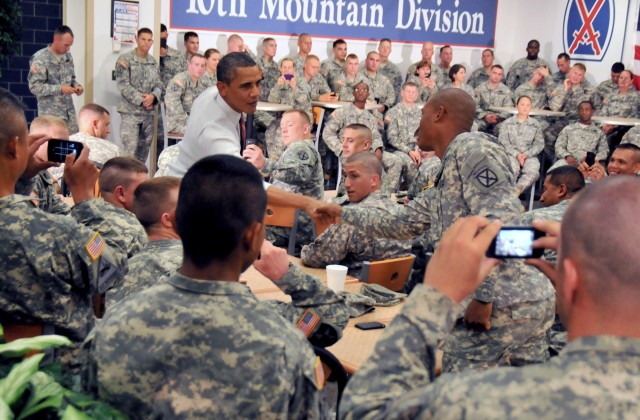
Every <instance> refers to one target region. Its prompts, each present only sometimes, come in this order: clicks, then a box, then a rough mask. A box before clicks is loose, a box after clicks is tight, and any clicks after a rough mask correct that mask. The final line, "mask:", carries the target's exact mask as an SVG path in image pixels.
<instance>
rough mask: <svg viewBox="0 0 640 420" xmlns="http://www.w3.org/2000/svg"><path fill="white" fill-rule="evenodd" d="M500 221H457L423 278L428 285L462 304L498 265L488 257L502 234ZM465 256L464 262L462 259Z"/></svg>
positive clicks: (470, 219) (446, 235)
mask: <svg viewBox="0 0 640 420" xmlns="http://www.w3.org/2000/svg"><path fill="white" fill-rule="evenodd" d="M500 226H502V223H501V222H500V221H499V220H494V221H493V222H489V220H488V219H487V218H485V217H480V216H471V217H462V218H459V219H458V220H456V222H455V223H454V224H453V225H451V227H450V228H449V229H447V231H446V232H445V233H444V235H443V236H442V240H441V241H440V245H439V246H438V249H437V250H436V252H434V254H433V256H432V257H431V260H429V264H428V265H427V271H426V273H425V277H424V283H425V284H428V285H430V286H432V287H434V288H436V289H438V290H439V291H440V292H442V293H443V294H445V295H446V296H448V297H449V298H450V299H452V300H453V301H455V302H460V301H462V300H463V299H464V298H465V297H467V296H468V295H469V294H471V293H472V292H473V291H474V290H476V289H477V288H478V286H479V285H480V284H481V283H482V281H483V280H484V278H485V277H486V275H487V274H489V271H491V269H492V268H493V267H494V266H495V265H497V264H498V263H499V261H498V260H496V259H491V258H487V257H486V252H487V249H488V248H489V244H490V243H491V241H492V240H493V238H494V237H495V236H496V234H497V233H498V231H499V230H500ZM461 255H464V258H462V257H461Z"/></svg>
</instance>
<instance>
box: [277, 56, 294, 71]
mask: <svg viewBox="0 0 640 420" xmlns="http://www.w3.org/2000/svg"><path fill="white" fill-rule="evenodd" d="M285 61H291V64H293V68H294V69H295V68H296V62H295V61H293V58H291V57H285V58H283V59H282V60H280V64H278V67H280V66H282V63H284V62H285Z"/></svg>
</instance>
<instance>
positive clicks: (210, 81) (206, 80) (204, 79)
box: [200, 69, 264, 100]
mask: <svg viewBox="0 0 640 420" xmlns="http://www.w3.org/2000/svg"><path fill="white" fill-rule="evenodd" d="M200 83H201V84H202V86H204V90H207V89H208V88H210V87H211V86H216V85H217V83H218V74H217V73H209V72H207V70H206V69H205V71H204V73H202V76H201V77H200ZM263 83H264V80H263V81H262V83H260V87H262V84H263ZM260 100H262V98H261V99H260Z"/></svg>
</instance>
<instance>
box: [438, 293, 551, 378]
mask: <svg viewBox="0 0 640 420" xmlns="http://www.w3.org/2000/svg"><path fill="white" fill-rule="evenodd" d="M555 311H556V302H555V298H549V299H545V300H541V301H537V302H522V303H516V304H513V305H509V306H505V307H502V308H497V307H495V306H494V307H493V312H492V313H491V329H489V331H484V332H477V331H472V330H468V329H467V328H466V327H465V325H464V323H463V322H462V318H460V319H459V320H458V322H457V323H456V325H455V327H454V328H453V330H452V331H451V333H450V334H449V336H448V337H447V339H446V341H445V344H444V347H443V351H444V356H443V359H442V372H461V371H464V370H468V369H473V370H485V369H489V368H493V367H497V366H523V365H528V364H535V363H545V362H546V361H547V360H549V332H550V329H551V326H552V325H553V320H554V316H555Z"/></svg>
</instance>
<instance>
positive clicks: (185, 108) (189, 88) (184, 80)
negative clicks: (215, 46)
mask: <svg viewBox="0 0 640 420" xmlns="http://www.w3.org/2000/svg"><path fill="white" fill-rule="evenodd" d="M204 62H205V61H204V56H202V55H200V54H194V55H192V56H191V58H190V61H189V66H188V70H187V71H183V72H181V73H178V74H177V75H175V77H174V78H173V79H172V80H171V83H169V84H168V85H167V93H166V95H165V106H166V108H167V131H168V132H170V133H171V132H176V133H184V130H185V129H186V127H187V119H188V118H189V114H190V113H191V105H192V104H193V101H194V100H195V99H196V98H197V97H198V95H200V94H201V93H202V92H203V91H204V90H205V86H204V84H202V83H201V81H200V78H201V77H202V74H203V73H204Z"/></svg>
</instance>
